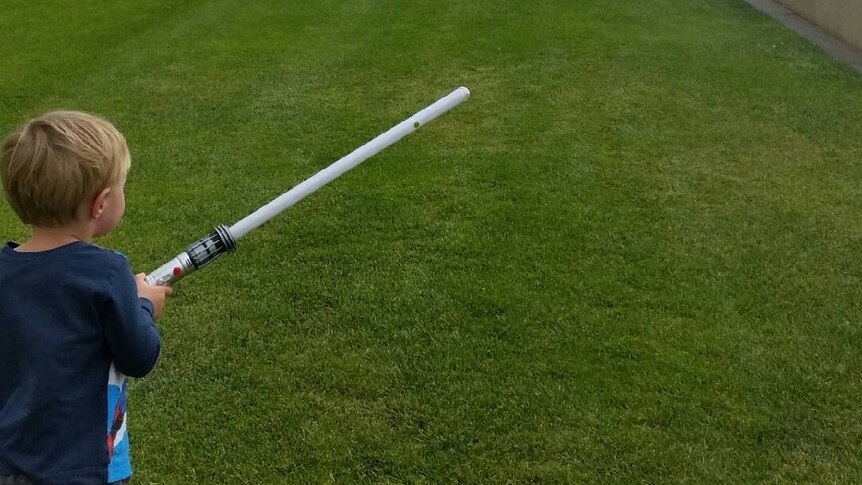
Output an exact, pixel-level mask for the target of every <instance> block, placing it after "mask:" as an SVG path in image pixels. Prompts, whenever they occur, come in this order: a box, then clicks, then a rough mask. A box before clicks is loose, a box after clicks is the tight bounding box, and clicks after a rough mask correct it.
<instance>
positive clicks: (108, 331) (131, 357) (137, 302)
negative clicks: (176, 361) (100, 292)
mask: <svg viewBox="0 0 862 485" xmlns="http://www.w3.org/2000/svg"><path fill="white" fill-rule="evenodd" d="M116 257H117V258H118V259H119V260H121V261H116V262H114V261H112V263H113V264H112V265H111V266H112V269H113V270H114V271H112V272H111V273H110V274H111V288H110V290H109V293H108V294H107V298H106V300H105V305H104V306H103V309H104V310H103V311H104V313H103V322H104V323H103V325H104V331H105V340H106V341H107V342H108V348H109V349H110V351H111V357H112V358H113V361H114V366H115V367H116V368H117V370H119V371H120V372H122V373H123V374H125V375H127V376H130V377H143V376H145V375H147V374H148V373H149V372H150V371H151V370H152V369H153V367H155V365H156V361H157V360H158V358H159V351H160V350H161V337H160V335H159V330H158V328H156V322H155V318H154V317H153V304H152V303H151V302H150V301H149V300H147V299H145V298H140V297H138V287H137V284H136V283H135V278H134V276H133V275H132V271H131V269H130V268H129V265H128V262H126V259H125V258H124V257H123V256H121V255H116ZM112 259H113V258H112Z"/></svg>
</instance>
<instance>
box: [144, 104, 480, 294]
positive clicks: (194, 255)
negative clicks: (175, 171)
mask: <svg viewBox="0 0 862 485" xmlns="http://www.w3.org/2000/svg"><path fill="white" fill-rule="evenodd" d="M469 97H470V90H469V89H467V88H465V87H460V88H458V89H456V90H454V91H452V92H451V93H449V94H448V95H446V96H444V97H443V98H440V99H439V100H437V101H436V102H434V103H433V104H431V105H430V106H428V107H427V108H425V109H423V110H422V111H419V112H418V113H416V114H414V115H413V116H411V117H409V118H407V119H406V120H404V121H402V122H401V123H398V124H397V125H395V126H393V127H392V128H390V129H389V130H387V131H385V132H383V133H381V134H380V135H378V136H377V137H376V138H374V139H373V140H371V141H369V142H368V143H366V144H364V145H362V146H361V147H359V148H357V149H356V150H354V151H352V152H350V153H349V154H347V155H345V156H344V157H342V158H341V159H339V160H338V161H336V162H335V163H333V164H332V165H330V166H328V167H326V168H324V169H323V170H321V171H320V172H317V173H316V174H314V175H313V176H312V177H311V178H309V179H307V180H305V181H303V182H301V183H300V184H298V185H297V186H295V187H293V188H292V189H290V190H288V191H287V192H285V193H284V194H282V195H280V196H278V197H277V198H275V199H274V200H273V201H272V202H270V203H268V204H266V205H265V206H263V207H261V208H260V209H258V210H256V211H254V212H253V213H251V214H249V215H248V216H246V217H245V218H243V219H241V220H240V221H238V222H237V223H236V224H234V225H233V226H231V227H230V228H228V227H225V226H222V225H220V226H218V227H216V229H215V231H213V233H211V234H210V235H208V236H206V237H204V238H202V239H200V240H198V241H196V242H195V243H193V244H192V245H191V246H189V247H188V248H187V249H186V250H185V251H183V252H182V253H180V254H178V255H177V256H176V257H174V258H173V259H171V260H170V261H168V262H167V263H165V264H163V265H162V266H160V267H159V268H158V269H156V270H155V271H153V272H151V273H150V274H149V275H147V282H148V283H149V284H157V285H169V284H171V283H173V282H175V281H177V280H179V279H180V278H182V277H184V276H186V275H187V274H189V273H192V272H193V271H195V270H197V269H200V268H202V267H204V266H206V265H207V264H209V263H210V262H211V261H212V260H213V259H215V258H216V257H218V256H219V255H221V254H222V253H225V252H227V251H230V250H232V249H233V248H234V246H235V244H236V241H237V240H238V239H239V238H241V237H243V236H245V235H246V234H248V233H249V232H251V231H252V230H254V229H256V228H258V227H260V226H261V225H262V224H264V223H265V222H266V221H268V220H270V219H272V218H273V217H275V216H277V215H278V214H280V213H281V212H283V211H284V210H285V209H287V208H288V207H290V206H292V205H294V204H296V203H297V202H299V201H300V200H302V199H304V198H305V197H306V196H308V195H309V194H311V193H313V192H315V191H317V190H318V189H320V188H321V187H323V186H324V185H326V184H328V183H329V182H331V181H333V180H335V179H336V178H338V177H339V176H340V175H342V174H343V173H344V172H347V171H348V170H350V169H352V168H354V167H356V166H357V165H359V164H360V163H362V162H364V161H365V160H368V159H369V158H371V157H373V156H374V155H376V154H377V153H379V152H380V151H381V150H383V149H384V148H386V147H388V146H389V145H392V144H393V143H395V142H397V141H398V140H400V139H402V138H404V137H405V136H407V135H409V134H410V133H413V132H414V131H416V130H417V129H418V128H420V127H422V126H424V125H425V124H427V123H430V122H431V121H433V120H434V119H435V118H437V117H438V116H440V115H442V114H443V113H445V112H447V111H449V110H450V109H452V108H454V107H455V106H458V105H459V104H461V103H463V102H464V101H466V100H467V98H469Z"/></svg>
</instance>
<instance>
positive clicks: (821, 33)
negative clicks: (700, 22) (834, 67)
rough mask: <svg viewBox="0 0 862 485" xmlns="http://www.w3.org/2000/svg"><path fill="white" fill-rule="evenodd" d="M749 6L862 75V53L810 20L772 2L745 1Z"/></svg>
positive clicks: (759, 0) (762, 0)
mask: <svg viewBox="0 0 862 485" xmlns="http://www.w3.org/2000/svg"><path fill="white" fill-rule="evenodd" d="M745 1H746V2H747V3H748V4H749V5H751V6H752V7H754V8H756V9H757V10H760V11H761V12H763V13H765V14H767V15H769V16H770V17H772V18H774V19H775V20H777V21H779V22H781V23H782V24H784V26H786V27H787V28H789V29H790V30H792V31H794V32H796V33H797V34H799V35H800V36H802V37H804V38H805V39H807V40H808V41H809V42H811V43H812V44H814V45H816V46H817V47H819V48H820V49H822V50H823V51H824V52H826V53H827V54H829V55H830V56H832V57H833V58H835V59H837V60H839V61H841V62H843V63H845V64H848V65H849V66H850V67H852V68H853V69H854V70H856V72H858V73H862V51H860V50H859V49H857V48H855V47H853V46H852V45H850V44H848V43H846V42H844V41H843V40H841V39H839V38H838V37H836V36H834V35H832V34H830V33H829V32H826V31H825V30H823V29H822V28H820V27H818V26H817V25H815V24H814V23H812V22H810V21H809V20H807V19H805V18H803V17H801V16H799V15H798V14H796V13H795V12H793V11H792V10H789V9H787V8H786V7H784V6H782V5H779V4H777V3H775V2H773V1H772V0H745Z"/></svg>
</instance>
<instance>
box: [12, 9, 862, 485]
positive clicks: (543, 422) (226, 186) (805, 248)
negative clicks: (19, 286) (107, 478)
mask: <svg viewBox="0 0 862 485" xmlns="http://www.w3.org/2000/svg"><path fill="white" fill-rule="evenodd" d="M2 5H3V7H4V8H3V14H2V15H0V128H2V131H3V132H4V133H6V132H8V131H10V130H11V129H13V128H14V127H15V126H16V125H18V124H19V123H20V122H22V121H23V120H24V119H26V118H28V117H31V116H34V115H37V114H39V113H41V112H43V111H45V110H49V109H54V108H72V109H82V110H87V111H92V112H96V113H99V114H102V115H104V116H105V117H107V118H109V119H110V120H112V121H113V122H114V123H115V124H116V125H117V126H118V127H119V128H120V129H121V130H122V131H123V132H124V133H125V134H126V135H127V138H128V140H129V143H130V146H131V150H132V154H133V168H132V172H131V174H130V177H129V182H128V185H127V202H128V209H127V212H126V217H125V220H124V222H123V224H122V225H121V226H120V227H119V228H118V229H117V230H116V231H115V232H114V233H113V234H111V235H110V236H108V237H106V238H104V239H102V240H101V241H100V243H101V244H103V245H106V246H109V247H112V248H116V249H118V250H121V251H123V252H125V253H126V254H127V255H128V257H129V259H130V261H131V262H132V264H133V266H134V268H135V269H136V270H138V271H148V270H151V269H154V268H156V267H157V266H159V265H161V264H162V263H163V262H164V261H166V260H167V259H168V258H170V257H172V256H173V255H174V254H176V253H177V252H179V251H180V250H182V249H183V248H184V247H185V246H186V245H187V244H188V243H190V242H192V241H194V240H195V239H197V238H199V237H201V236H203V235H205V234H206V233H208V232H209V231H210V230H211V229H212V227H213V226H214V225H216V224H218V223H225V224H228V225H230V224H232V223H234V222H235V221H237V220H238V219H240V218H241V217H243V216H245V215H246V214H248V213H250V212H251V211H252V210H254V209H256V208H257V207H258V206H260V205H262V204H263V203H265V202H268V201H269V200H270V199H272V198H274V197H275V196H277V195H278V194H280V193H281V192H283V191H284V190H286V189H288V188H289V187H291V186H293V185H294V184H296V183H298V182H299V181H301V180H303V179H305V178H306V177H308V176H310V175H312V174H313V173H315V172H316V171H317V170H319V169H321V168H323V167H325V166H326V165H328V164H329V163H331V162H332V161H334V160H336V159H338V158H339V157H340V156H342V155H344V154H346V153H348V152H350V151H351V150H353V149H354V148H356V147H358V146H359V145H361V144H363V143H365V142H366V141H368V140H369V139H371V138H372V137H373V136H375V135H376V134H378V133H380V132H382V131H384V130H385V129H387V128H389V127H390V126H391V125H393V124H395V123H396V122H399V121H401V120H402V119H404V118H405V117H407V116H408V115H410V114H412V113H413V112H414V111H417V110H418V109H420V108H422V107H424V106H426V105H428V104H429V103H431V102H432V101H434V100H436V99H437V98H438V97H440V96H442V95H444V94H446V93H448V92H449V91H450V90H451V89H453V88H455V87H457V86H459V85H465V86H467V87H469V88H470V89H471V90H472V92H473V96H472V98H471V99H470V101H468V102H467V103H465V104H464V105H462V106H460V107H458V108H457V109H456V110H454V111H453V112H451V113H449V114H446V115H445V116H443V117H442V118H440V119H438V120H437V121H435V122H434V123H432V124H430V125H428V126H427V127H424V128H423V129H422V130H419V131H418V132H416V133H415V134H413V135H411V136H410V137H408V138H406V139H404V140H403V141H401V142H400V143H398V144H397V145H394V146H393V147H391V148H389V149H387V150H386V151H384V152H383V153H381V154H380V155H378V156H377V157H375V158H373V159H371V160H369V161H368V162H366V164H365V165H363V166H362V167H360V168H358V169H356V170H355V171H353V172H350V173H349V174H347V175H345V176H343V177H342V178H340V179H339V180H337V181H335V182H334V183H332V184H331V185H330V186H327V187H326V188H324V189H322V190H321V191H320V192H318V193H316V194H314V195H313V196H311V197H309V198H308V199H306V200H305V201H303V202H302V203H300V204H299V205H297V206H295V207H294V208H292V209H290V210H289V211H288V212H287V213H285V214H283V215H282V216H281V217H280V218H278V219H276V220H274V221H272V222H270V223H269V224H267V225H265V226H263V227H262V228H261V229H259V230H257V231H255V232H252V233H250V234H249V235H248V236H247V237H246V238H244V239H243V240H242V241H241V242H240V244H239V248H238V251H237V252H236V253H235V254H233V255H231V256H228V257H225V258H222V259H221V260H219V261H217V262H216V263H214V264H213V265H212V266H211V267H209V268H207V269H206V270H204V271H202V272H200V273H197V274H195V275H194V276H192V277H190V278H188V279H186V280H184V281H182V282H181V283H180V284H178V285H177V288H176V289H177V292H176V296H175V297H174V298H173V299H172V300H171V301H169V305H168V309H167V311H166V314H165V316H164V317H163V318H162V319H161V320H160V322H159V323H160V327H161V329H162V334H163V339H164V342H163V352H162V357H161V360H160V362H159V365H158V367H157V368H156V370H155V371H154V372H153V373H152V374H151V375H150V376H148V377H147V378H145V379H142V380H137V381H135V382H133V384H132V386H131V391H130V393H131V395H130V427H131V433H132V456H133V466H134V468H135V477H136V479H135V483H137V484H150V483H160V484H162V483H164V484H173V483H321V482H323V483H327V482H338V483H353V482H365V483H372V482H373V483H380V482H383V483H429V484H430V483H524V482H541V483H547V482H568V483H571V482H585V483H595V482H617V483H660V482H674V483H676V482H688V483H734V484H735V483H747V482H768V483H790V482H800V481H813V482H859V481H862V407H860V404H859V403H860V396H862V350H860V348H862V327H860V312H862V287H860V279H862V188H860V187H862V168H860V167H862V136H860V134H862V94H860V93H862V78H860V76H859V75H858V74H856V73H854V72H853V71H851V70H850V68H848V67H846V66H844V65H841V64H838V63H837V62H836V61H833V60H832V59H830V58H828V57H826V56H825V55H824V54H823V53H821V52H820V51H819V50H817V49H816V48H815V47H812V46H811V45H810V44H808V43H806V42H805V41H804V40H802V39H800V38H798V37H796V36H795V34H793V33H791V32H789V31H787V30H785V29H784V28H782V27H781V26H780V25H778V24H776V23H775V22H774V21H772V20H771V19H769V18H768V17H766V16H764V15H762V14H760V13H759V12H757V11H755V10H754V9H752V8H751V7H749V6H748V5H747V4H745V3H744V2H743V1H742V0H639V1H616V2H608V1H603V0H547V1H539V2H525V1H515V0H496V1H491V0H457V1H455V0H451V1H450V0H436V1H430V0H429V1H413V2H407V1H403V2H395V1H372V0H350V1H348V0H341V1H337V0H317V1H313V2H311V1H298V2H277V1H263V0H256V1H254V2H239V1H227V0H221V1H207V2H204V1H167V0H161V1H160V0H147V1H118V2H70V1H55V2H29V1H24V0H6V1H4V2H2ZM26 235H27V231H26V228H25V227H24V226H22V225H21V224H20V223H19V222H18V221H17V220H16V219H15V217H14V216H13V214H12V212H11V211H10V210H9V208H8V207H7V206H5V205H4V206H3V207H2V209H0V236H2V238H3V239H19V240H20V239H21V238H25V237H26Z"/></svg>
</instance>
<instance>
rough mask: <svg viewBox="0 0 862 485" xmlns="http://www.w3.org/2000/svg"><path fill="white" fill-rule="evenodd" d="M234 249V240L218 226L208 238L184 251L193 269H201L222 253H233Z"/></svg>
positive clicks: (223, 226)
mask: <svg viewBox="0 0 862 485" xmlns="http://www.w3.org/2000/svg"><path fill="white" fill-rule="evenodd" d="M235 247H236V240H235V239H234V238H233V235H231V233H230V230H229V229H228V228H227V226H225V225H224V224H219V225H218V226H216V227H215V230H214V231H213V232H212V233H211V234H210V235H209V236H207V237H205V238H202V239H199V240H197V241H195V242H194V243H192V245H191V246H189V247H188V248H187V249H186V253H188V255H189V258H191V260H192V264H194V265H195V268H196V269H201V268H203V267H204V266H206V265H208V264H210V262H211V261H212V260H214V259H215V258H217V257H218V256H220V255H221V254H222V253H226V252H228V251H233V249H234V248H235Z"/></svg>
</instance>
